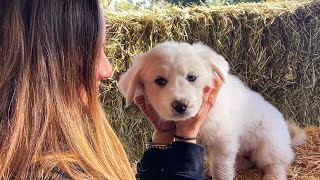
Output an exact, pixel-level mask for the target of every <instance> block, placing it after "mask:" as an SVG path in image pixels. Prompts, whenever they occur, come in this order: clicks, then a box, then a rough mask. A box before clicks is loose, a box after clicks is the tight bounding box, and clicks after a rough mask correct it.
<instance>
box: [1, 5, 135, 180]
mask: <svg viewBox="0 0 320 180" xmlns="http://www.w3.org/2000/svg"><path fill="white" fill-rule="evenodd" d="M100 11H101V10H100V8H99V2H98V0H75V1H69V0H0V93H1V95H0V162H1V163H0V179H7V178H8V179H12V178H14V179H25V178H28V179H34V178H47V177H48V178H49V177H50V178H53V177H56V178H63V177H65V176H68V177H71V178H73V179H82V178H84V179H134V174H133V171H132V169H131V167H130V164H129V161H128V158H127V156H126V154H125V152H124V149H123V147H122V145H121V143H120V141H119V139H118V138H117V136H116V135H115V133H114V132H113V130H112V128H111V127H110V125H109V123H108V121H107V119H106V118H105V115H104V113H103V110H102V108H101V105H100V104H99V101H98V92H97V89H96V81H97V79H96V78H97V77H96V76H95V74H96V71H97V63H98V62H97V61H98V60H97V59H98V57H97V56H98V51H99V48H101V46H102V43H101V34H102V32H101V31H102V30H103V27H101V12H100ZM99 38H100V39H99ZM83 90H84V91H85V93H86V101H87V102H86V103H83V100H82V99H81V96H80V94H81V93H82V92H83Z"/></svg>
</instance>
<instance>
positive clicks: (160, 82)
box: [154, 77, 167, 86]
mask: <svg viewBox="0 0 320 180" xmlns="http://www.w3.org/2000/svg"><path fill="white" fill-rule="evenodd" d="M154 82H155V83H156V84H157V85H159V86H165V85H166V84H167V80H166V79H165V78H163V77H158V78H157V79H156V80H154Z"/></svg>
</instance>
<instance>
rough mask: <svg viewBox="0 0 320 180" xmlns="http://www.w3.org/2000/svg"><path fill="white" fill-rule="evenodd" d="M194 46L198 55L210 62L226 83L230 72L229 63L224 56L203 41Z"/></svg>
mask: <svg viewBox="0 0 320 180" xmlns="http://www.w3.org/2000/svg"><path fill="white" fill-rule="evenodd" d="M192 46H193V47H194V49H195V51H196V53H197V54H198V56H199V57H201V58H202V59H203V60H205V61H206V62H207V63H209V64H210V66H211V68H212V70H213V71H214V72H215V73H217V75H218V76H219V77H220V79H221V80H222V81H223V82H224V83H225V82H226V81H227V74H228V72H229V63H228V62H227V61H226V60H225V59H224V57H223V56H221V55H219V54H217V53H216V52H215V51H213V50H212V49H211V48H209V47H208V46H206V45H204V44H202V43H195V44H193V45H192Z"/></svg>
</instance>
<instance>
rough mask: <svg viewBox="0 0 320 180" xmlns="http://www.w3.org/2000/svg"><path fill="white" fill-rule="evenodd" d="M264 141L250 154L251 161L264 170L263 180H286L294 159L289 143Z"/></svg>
mask: <svg viewBox="0 0 320 180" xmlns="http://www.w3.org/2000/svg"><path fill="white" fill-rule="evenodd" d="M265 140H266V141H265V142H262V143H261V144H260V145H259V147H258V149H257V150H255V151H254V152H253V153H252V157H251V158H252V160H253V161H254V162H255V163H256V164H257V166H258V167H259V168H261V169H263V170H264V173H265V175H264V179H265V180H286V179H287V169H288V167H289V165H290V163H291V162H292V160H293V158H294V154H293V152H292V149H291V147H290V143H284V144H281V143H278V144H277V143H276V142H277V141H276V142H275V141H270V140H268V139H265Z"/></svg>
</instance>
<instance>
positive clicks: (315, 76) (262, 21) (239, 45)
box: [101, 1, 320, 161]
mask: <svg viewBox="0 0 320 180" xmlns="http://www.w3.org/2000/svg"><path fill="white" fill-rule="evenodd" d="M106 18H107V25H106V29H107V35H108V37H107V44H106V51H107V52H108V57H109V59H110V60H111V62H112V64H113V67H114V77H113V78H112V79H111V80H109V81H105V83H104V84H103V87H102V93H101V99H102V103H103V105H104V106H105V109H106V111H107V113H108V115H109V120H110V121H111V123H112V125H113V127H114V128H115V131H116V132H117V134H118V135H119V136H120V138H121V139H122V142H123V143H124V145H125V147H126V150H127V152H128V154H129V156H130V158H131V160H132V161H135V160H137V159H139V158H140V157H141V153H142V152H143V151H142V149H143V144H144V142H145V140H146V139H147V137H150V136H151V135H150V132H151V131H150V130H151V127H150V124H149V123H148V122H147V121H146V120H145V119H143V116H142V115H141V114H140V111H139V110H138V109H137V108H136V107H130V108H128V109H127V110H125V108H124V106H125V104H124V99H123V98H122V97H121V95H120V93H119V91H118V88H117V79H118V77H119V74H121V73H122V72H124V71H126V70H127V69H128V67H130V65H131V63H132V57H133V56H134V55H136V54H139V53H141V52H144V51H147V50H149V49H150V48H152V47H153V46H154V45H156V44H157V43H160V42H163V41H165V40H176V41H187V42H190V43H192V42H197V41H202V42H204V43H205V44H207V45H209V46H211V47H212V48H213V49H215V50H216V51H217V52H218V53H220V54H222V55H223V56H224V57H225V58H226V60H227V61H229V63H230V67H231V71H232V73H234V74H236V75H238V76H239V77H240V78H241V79H242V80H243V81H244V82H245V83H246V84H247V85H248V86H249V87H250V88H252V89H253V90H255V91H257V92H259V93H261V94H262V95H263V96H264V97H265V98H266V99H267V100H268V101H270V102H271V103H272V104H274V105H275V106H276V107H278V108H279V109H280V111H281V112H283V113H284V115H285V117H286V118H287V119H290V120H292V121H295V122H297V123H298V124H301V125H306V124H314V125H319V124H320V104H319V100H320V86H319V84H320V78H319V77H320V76H319V75H320V50H319V49H320V48H319V46H320V31H319V29H320V28H319V26H320V3H319V2H318V1H315V2H312V1H302V2H295V1H290V2H278V3H256V4H255V3H252V4H240V5H232V6H221V7H190V8H184V9H181V8H178V7H168V8H164V9H160V10H157V11H146V12H127V13H124V12H123V13H121V14H117V13H113V12H106Z"/></svg>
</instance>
